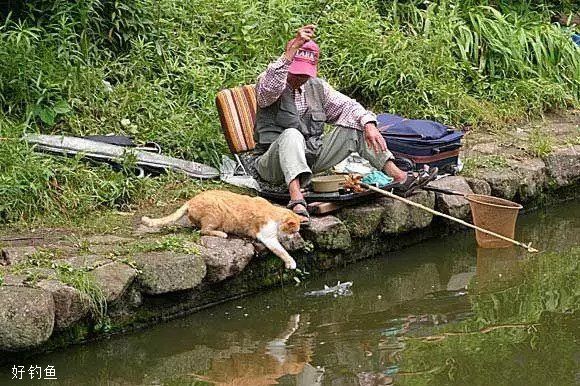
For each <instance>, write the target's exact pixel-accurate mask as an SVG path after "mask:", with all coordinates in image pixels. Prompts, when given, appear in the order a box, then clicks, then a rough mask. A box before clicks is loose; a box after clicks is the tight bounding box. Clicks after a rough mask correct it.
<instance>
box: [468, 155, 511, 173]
mask: <svg viewBox="0 0 580 386" xmlns="http://www.w3.org/2000/svg"><path fill="white" fill-rule="evenodd" d="M507 166H508V162H507V159H506V158H505V157H504V156H503V155H498V154H494V155H485V156H483V155H482V156H475V157H470V158H467V159H466V160H465V164H464V165H463V170H462V171H461V174H463V175H465V176H476V175H477V171H478V169H488V170H500V169H502V168H505V167H507Z"/></svg>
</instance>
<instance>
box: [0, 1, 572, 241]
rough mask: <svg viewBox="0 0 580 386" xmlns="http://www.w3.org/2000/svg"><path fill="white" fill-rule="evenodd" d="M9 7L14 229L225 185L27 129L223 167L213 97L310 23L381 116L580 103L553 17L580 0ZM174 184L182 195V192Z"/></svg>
mask: <svg viewBox="0 0 580 386" xmlns="http://www.w3.org/2000/svg"><path fill="white" fill-rule="evenodd" d="M11 4H12V8H11V10H12V13H8V12H6V13H5V14H4V15H3V17H2V18H0V106H1V108H0V111H1V112H0V138H1V139H0V160H1V161H0V222H2V223H15V222H20V223H23V224H33V223H35V222H39V221H40V222H45V223H53V224H58V223H68V224H71V223H74V224H80V226H82V227H83V228H92V229H93V230H94V231H95V232H100V231H104V230H106V229H108V230H114V229H115V227H116V226H118V227H120V228H123V227H125V226H126V221H124V220H123V221H120V223H119V224H118V225H113V224H108V223H107V225H102V223H100V222H99V221H93V216H94V214H95V212H98V211H105V212H107V211H109V212H110V213H115V211H122V212H130V213H132V212H133V211H135V210H138V209H139V208H143V207H145V206H146V205H147V203H149V204H150V205H153V204H154V203H155V202H157V201H159V200H161V199H168V200H169V201H173V200H175V199H181V198H183V195H185V193H186V192H187V194H191V193H195V192H197V191H199V190H201V189H207V188H209V187H211V186H216V185H212V184H210V185H206V184H197V183H195V182H192V181H191V180H189V182H185V181H184V178H182V177H180V176H177V175H175V174H170V175H169V176H166V177H163V178H160V179H138V178H136V177H135V176H133V175H132V172H131V162H129V161H128V162H127V164H126V165H124V167H123V170H121V171H112V170H111V169H110V168H109V167H106V166H100V167H99V166H95V165H89V164H87V163H85V162H84V161H82V160H80V159H78V158H69V159H64V158H60V157H49V156H46V155H40V154H37V153H35V152H33V149H31V148H30V147H29V146H27V145H26V144H25V143H23V142H22V141H21V140H20V138H21V136H22V134H23V133H31V132H39V133H45V134H70V135H88V134H106V133H116V134H125V135H131V136H134V137H135V139H136V140H137V141H138V142H144V141H150V140H153V141H156V142H158V143H160V144H161V145H162V147H163V149H164V152H165V153H167V154H170V155H174V156H177V157H182V158H185V159H192V160H197V161H202V162H205V163H210V164H216V163H218V162H219V158H220V155H221V154H222V153H224V152H227V147H226V144H225V141H224V139H223V136H222V134H221V130H220V127H219V118H218V115H217V111H216V109H215V104H214V98H215V94H216V92H217V91H218V90H219V89H221V88H224V87H231V86H235V85H240V84H246V83H252V82H255V79H256V77H257V75H258V74H259V73H260V72H261V71H262V70H263V69H264V68H265V66H266V65H267V64H268V63H269V62H270V61H271V60H272V59H274V58H275V57H277V56H278V55H280V54H281V51H282V48H283V47H284V43H285V42H286V41H287V39H289V38H290V37H291V36H292V34H293V33H294V31H295V30H296V29H297V28H298V27H299V26H300V25H302V24H305V23H306V22H315V23H316V24H317V25H318V32H317V34H318V38H317V41H318V43H319V44H320V46H321V50H322V51H321V52H322V54H321V63H320V74H321V75H322V76H323V77H325V78H327V79H328V80H329V82H330V83H331V84H333V85H334V86H335V87H336V88H338V89H339V90H341V91H343V92H345V93H347V94H348V95H350V96H352V97H355V98H357V99H358V100H359V101H360V102H362V103H363V104H364V105H365V106H368V107H370V108H373V109H375V110H376V111H388V112H392V113H398V114H402V115H405V116H409V117H413V118H431V119H436V120H439V121H442V122H444V123H447V124H450V125H454V126H458V127H461V126H471V127H472V128H474V129H478V130H482V129H483V128H489V127H496V128H497V127H503V126H504V125H506V124H508V123H510V122H513V121H515V120H521V119H530V118H533V117H538V116H541V115H542V114H544V113H545V112H547V111H551V110H558V109H567V108H570V107H574V106H575V107H578V106H579V105H580V102H579V95H580V55H578V48H576V47H575V46H574V45H573V44H572V43H571V41H570V39H569V35H570V34H571V32H572V27H565V28H562V27H560V26H558V25H554V24H550V16H551V15H552V12H554V11H561V10H564V11H571V10H574V9H577V6H576V5H575V4H572V3H566V4H564V3H561V2H542V3H539V4H538V3H537V2H534V3H532V2H527V1H518V2H507V1H498V2H493V3H491V2H489V1H485V0H481V1H475V0H472V1H467V2H465V1H462V2H460V1H457V0H449V1H445V2H423V1H418V0H410V1H406V2H399V1H378V0H372V1H363V0H345V1H342V2H311V1H306V0H299V1H289V0H272V1H268V2H266V3H264V2H262V1H258V0H184V1H181V2H173V1H168V0H160V1H156V2H153V1H150V0H137V1H135V2H116V1H112V0H98V1H97V0H86V1H80V2H70V1H65V0H56V1H45V0H41V1H35V2H24V1H21V2H18V1H15V2H11ZM490 4H492V5H493V6H491V5H490ZM574 7H576V8H574ZM3 9H4V8H3ZM176 185H177V189H179V193H174V192H173V191H172V189H174V187H175V186H176ZM186 186H187V188H186ZM217 186H219V185H217ZM181 194H183V195H181ZM102 216H105V217H106V215H102ZM88 219H90V220H88Z"/></svg>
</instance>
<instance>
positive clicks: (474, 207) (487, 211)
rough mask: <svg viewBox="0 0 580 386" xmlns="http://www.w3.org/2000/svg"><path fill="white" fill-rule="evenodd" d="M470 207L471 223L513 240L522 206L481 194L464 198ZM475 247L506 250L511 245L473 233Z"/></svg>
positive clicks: (481, 233)
mask: <svg viewBox="0 0 580 386" xmlns="http://www.w3.org/2000/svg"><path fill="white" fill-rule="evenodd" d="M465 198H466V199H467V201H469V206H470V207H471V216H472V218H473V223H474V224H475V225H476V226H478V227H480V228H483V229H487V230H489V231H492V232H495V233H498V234H500V235H502V236H505V237H509V238H510V239H513V238H514V233H515V230H516V220H517V218H518V212H519V210H520V209H522V206H521V205H520V204H518V203H516V202H512V201H509V200H504V199H503V198H497V197H492V196H486V195H482V194H468V195H466V196H465ZM475 239H476V240H477V245H479V246H480V247H481V248H506V247H509V246H511V245H512V244H511V243H510V242H508V241H505V240H502V239H499V238H497V237H494V236H492V235H488V234H487V233H483V232H480V231H478V230H476V231H475Z"/></svg>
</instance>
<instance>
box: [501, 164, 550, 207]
mask: <svg viewBox="0 0 580 386" xmlns="http://www.w3.org/2000/svg"><path fill="white" fill-rule="evenodd" d="M508 163H509V165H510V166H511V167H512V168H513V169H515V170H516V171H517V173H518V174H519V176H520V178H519V187H518V193H519V196H520V199H521V200H522V201H527V200H530V199H532V198H534V197H536V196H538V195H539V194H540V192H542V191H543V190H544V188H545V186H546V184H547V181H548V175H547V170H546V164H545V163H544V161H542V160H541V159H540V158H523V159H521V160H508Z"/></svg>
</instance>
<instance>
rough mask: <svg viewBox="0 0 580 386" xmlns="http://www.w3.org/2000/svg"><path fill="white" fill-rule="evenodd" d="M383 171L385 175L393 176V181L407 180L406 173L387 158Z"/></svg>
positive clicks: (401, 181)
mask: <svg viewBox="0 0 580 386" xmlns="http://www.w3.org/2000/svg"><path fill="white" fill-rule="evenodd" d="M383 172H385V174H386V175H388V176H391V177H393V180H394V182H397V183H403V182H405V180H407V173H406V172H404V171H402V170H401V169H399V168H398V167H397V165H395V163H394V162H393V161H392V160H388V161H387V162H386V163H385V166H384V167H383Z"/></svg>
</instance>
